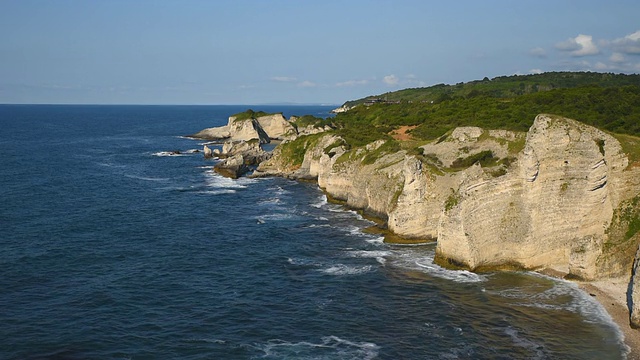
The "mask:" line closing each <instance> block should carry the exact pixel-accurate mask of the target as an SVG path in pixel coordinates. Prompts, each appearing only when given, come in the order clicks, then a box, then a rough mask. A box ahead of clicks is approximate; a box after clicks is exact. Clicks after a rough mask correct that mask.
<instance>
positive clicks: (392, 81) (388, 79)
mask: <svg viewBox="0 0 640 360" xmlns="http://www.w3.org/2000/svg"><path fill="white" fill-rule="evenodd" d="M382 81H383V82H384V83H385V84H387V85H389V86H394V85H398V83H399V82H400V79H398V77H397V76H395V75H387V76H385V77H384V78H382Z"/></svg>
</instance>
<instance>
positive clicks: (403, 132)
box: [389, 125, 418, 141]
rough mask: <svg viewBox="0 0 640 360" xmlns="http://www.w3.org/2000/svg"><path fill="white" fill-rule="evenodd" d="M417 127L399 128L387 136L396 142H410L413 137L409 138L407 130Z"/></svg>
mask: <svg viewBox="0 0 640 360" xmlns="http://www.w3.org/2000/svg"><path fill="white" fill-rule="evenodd" d="M417 127H418V126H417V125H413V126H400V127H399V128H398V129H396V130H393V131H392V132H390V133H389V135H391V137H393V138H394V139H396V140H398V141H407V140H411V139H413V137H412V136H411V134H409V133H408V131H409V130H413V129H415V128H417Z"/></svg>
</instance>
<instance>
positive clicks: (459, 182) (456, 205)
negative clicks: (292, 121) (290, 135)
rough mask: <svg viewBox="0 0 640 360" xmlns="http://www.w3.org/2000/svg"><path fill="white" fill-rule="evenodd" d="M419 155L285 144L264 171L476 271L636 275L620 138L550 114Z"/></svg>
mask: <svg viewBox="0 0 640 360" xmlns="http://www.w3.org/2000/svg"><path fill="white" fill-rule="evenodd" d="M420 149H421V150H420V151H419V152H418V153H408V152H407V151H405V150H399V149H394V148H391V146H389V145H388V143H387V142H385V141H383V140H379V141H377V142H374V143H371V144H369V145H367V146H365V147H362V148H356V149H349V146H348V145H346V143H345V142H344V141H343V140H342V139H341V138H340V137H338V136H337V135H335V134H332V133H328V134H322V133H321V134H316V135H310V136H304V137H299V138H298V139H296V140H294V141H286V142H283V144H281V145H280V146H278V147H277V148H276V149H275V150H274V153H273V157H272V158H271V159H270V160H268V161H265V162H263V163H261V164H260V165H259V167H258V169H257V170H256V172H255V174H254V176H269V175H278V176H286V177H290V178H297V179H317V181H318V184H319V186H320V187H321V188H323V189H324V190H325V191H326V192H327V193H328V194H329V195H330V196H332V197H334V198H336V199H339V200H343V201H345V202H346V204H347V205H348V206H351V207H354V208H360V209H363V210H365V212H368V213H371V214H373V215H377V216H379V217H382V218H384V219H386V220H387V223H388V227H389V230H391V231H392V232H394V233H396V234H398V235H401V236H404V237H408V238H433V239H437V240H438V244H437V249H436V252H437V259H436V260H437V262H438V263H440V264H443V265H449V266H459V267H463V268H468V269H471V270H483V269H495V268H520V269H542V268H546V267H551V268H556V269H560V270H562V271H564V272H566V273H569V274H570V276H574V277H577V278H581V279H585V280H590V279H598V278H603V277H608V276H620V275H625V274H627V275H628V274H630V269H631V267H632V262H633V258H634V256H633V254H634V253H635V250H636V249H637V248H638V242H639V240H640V235H638V233H637V229H636V230H635V231H636V232H634V229H635V228H634V226H636V225H635V222H637V221H638V220H637V219H638V215H639V214H640V209H639V208H638V198H639V196H638V195H639V194H640V167H637V166H629V159H628V157H627V156H626V155H625V153H624V152H623V150H622V147H621V144H620V142H619V141H618V140H616V138H614V137H613V136H611V135H609V134H606V133H604V132H602V131H600V130H598V129H596V128H594V127H591V126H587V125H585V124H582V123H580V122H578V121H574V120H570V119H566V118H561V117H557V116H552V115H539V116H538V117H537V118H536V119H535V122H534V124H533V126H532V127H531V129H530V130H529V132H528V133H526V134H525V133H518V132H511V131H504V130H483V129H480V128H476V127H466V128H457V129H455V130H454V131H453V132H451V133H449V134H448V136H446V137H442V138H440V139H439V140H438V141H435V142H432V143H429V144H426V145H423V146H421V147H420Z"/></svg>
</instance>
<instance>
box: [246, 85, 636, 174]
mask: <svg viewBox="0 0 640 360" xmlns="http://www.w3.org/2000/svg"><path fill="white" fill-rule="evenodd" d="M345 105H347V106H355V105H357V106H355V107H354V108H352V109H351V110H349V111H347V112H343V113H339V114H337V115H336V116H334V117H328V118H326V119H321V118H318V117H315V116H311V115H305V116H302V117H298V118H296V119H295V120H293V121H292V124H293V125H294V126H296V127H306V126H309V125H312V126H316V127H324V126H327V125H328V126H330V127H331V128H333V129H334V130H332V132H334V133H335V134H336V135H338V136H340V137H342V138H343V139H344V140H345V142H346V143H345V144H344V145H345V146H346V147H347V148H348V149H356V148H359V147H362V146H364V145H366V144H369V143H372V142H374V141H376V140H385V141H386V143H385V148H384V149H381V150H380V151H378V152H377V153H375V154H363V156H366V161H368V162H369V161H373V159H374V158H373V156H378V155H382V154H383V153H386V151H387V150H390V149H391V148H396V147H397V146H396V141H394V140H393V138H392V137H391V135H390V133H391V132H392V131H393V130H396V129H398V128H399V127H401V126H415V128H414V129H412V130H409V131H408V134H409V135H411V138H412V139H411V141H400V142H399V143H400V145H399V146H400V148H402V149H404V150H407V151H408V153H410V154H413V153H414V152H416V151H419V150H417V149H414V148H417V147H418V146H421V145H424V144H426V143H427V142H429V141H437V142H442V141H446V140H447V138H448V135H449V134H450V133H451V131H452V130H453V129H454V128H456V127H459V126H478V127H481V128H483V129H504V130H510V131H515V132H517V133H519V135H518V136H517V137H516V139H515V141H509V142H508V144H507V146H508V149H509V151H510V153H511V154H516V153H518V152H520V151H521V150H522V149H523V148H524V145H525V135H524V134H525V133H526V131H528V130H529V128H530V127H531V125H532V124H533V121H534V119H535V117H536V115H538V114H541V113H546V114H555V115H557V116H562V117H568V118H572V119H576V120H579V121H581V122H583V123H585V124H588V125H592V126H595V127H597V128H599V129H602V130H605V131H607V132H609V133H612V134H613V135H614V136H616V138H618V139H619V140H620V141H621V143H622V146H623V150H624V151H625V152H626V153H627V154H629V156H630V159H631V160H632V162H635V161H640V138H638V136H640V75H637V74H634V75H624V74H612V73H593V72H551V73H544V74H536V75H518V76H516V75H514V76H503V77H497V78H493V79H488V78H485V79H483V80H478V81H471V82H468V83H459V84H455V85H444V84H439V85H434V86H431V87H426V88H415V89H405V90H400V91H395V92H390V93H386V94H381V95H377V96H370V97H366V98H363V99H359V100H355V101H350V102H347V103H345ZM260 115H266V114H265V113H262V112H258V113H256V112H254V111H253V110H247V111H245V112H244V113H240V114H236V115H235V116H236V117H237V118H238V119H243V118H250V117H256V116H260ZM483 136H489V135H488V133H486V134H484V135H483ZM497 141H506V140H503V139H497ZM597 145H598V147H599V148H600V150H601V152H604V142H598V143H597ZM289 146H293V145H289ZM336 146H339V145H336ZM414 155H416V156H417V157H419V158H421V160H423V162H424V160H425V159H426V157H425V156H423V154H422V153H415V154H414ZM353 156H354V154H353V153H352V152H348V153H347V154H345V155H343V158H344V159H346V158H351V157H353ZM426 160H428V159H426ZM435 160H437V159H435ZM472 160H473V159H468V160H466V161H472ZM478 160H480V159H478ZM478 160H476V161H478ZM481 160H482V161H489V162H490V161H491V158H490V157H488V155H487V158H484V159H481ZM494 160H495V161H498V160H497V159H494ZM460 161H462V159H461V160H460ZM429 163H430V164H431V165H433V166H437V161H434V159H431V161H429ZM459 166H463V165H459ZM483 166H484V165H483ZM496 175H499V172H496Z"/></svg>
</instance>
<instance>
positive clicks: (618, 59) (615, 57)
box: [609, 52, 626, 64]
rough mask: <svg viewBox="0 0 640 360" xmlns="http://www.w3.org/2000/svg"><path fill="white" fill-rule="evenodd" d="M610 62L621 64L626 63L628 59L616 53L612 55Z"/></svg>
mask: <svg viewBox="0 0 640 360" xmlns="http://www.w3.org/2000/svg"><path fill="white" fill-rule="evenodd" d="M609 61H611V62H613V63H618V64H619V63H623V62H625V61H626V59H625V58H624V55H622V54H620V53H617V52H616V53H613V54H611V56H610V57H609Z"/></svg>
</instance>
